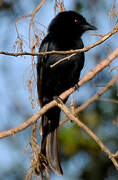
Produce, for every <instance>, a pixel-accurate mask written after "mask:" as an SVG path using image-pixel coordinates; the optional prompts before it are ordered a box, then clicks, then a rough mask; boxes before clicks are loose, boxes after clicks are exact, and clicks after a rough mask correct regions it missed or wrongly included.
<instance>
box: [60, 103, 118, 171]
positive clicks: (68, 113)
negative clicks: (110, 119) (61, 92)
mask: <svg viewBox="0 0 118 180" xmlns="http://www.w3.org/2000/svg"><path fill="white" fill-rule="evenodd" d="M58 107H59V108H60V109H61V110H62V111H63V112H64V113H65V114H66V116H67V117H68V118H69V119H71V120H72V121H74V122H75V123H76V124H77V125H78V126H79V127H80V128H81V129H83V130H84V131H85V132H86V133H87V134H88V135H89V136H90V137H92V139H93V140H94V141H95V142H96V143H97V144H98V145H99V147H100V148H101V150H102V151H104V152H105V153H106V154H107V156H108V157H109V159H110V160H111V161H112V162H113V164H114V166H115V168H116V169H117V170H118V163H117V161H116V159H115V157H114V155H113V154H112V153H111V152H110V151H109V149H108V148H107V147H106V146H105V145H104V144H103V142H102V141H101V140H100V139H99V137H98V136H96V135H95V134H94V133H93V132H92V131H91V129H89V128H88V127H87V126H86V125H85V124H84V123H83V122H81V121H80V120H79V119H78V118H77V117H75V116H74V115H73V114H72V113H71V112H70V110H69V108H68V107H67V106H66V105H64V104H63V103H62V102H60V103H59V102H58Z"/></svg>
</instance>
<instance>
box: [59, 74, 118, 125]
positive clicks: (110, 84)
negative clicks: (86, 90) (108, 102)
mask: <svg viewBox="0 0 118 180" xmlns="http://www.w3.org/2000/svg"><path fill="white" fill-rule="evenodd" d="M116 81H118V74H117V75H116V76H115V77H113V78H112V79H111V80H110V81H109V82H108V84H107V85H106V86H105V87H104V88H102V89H101V90H100V91H99V92H98V93H96V94H95V95H94V96H93V97H92V98H90V99H88V101H86V102H85V103H84V104H82V105H81V106H79V107H78V108H76V109H75V113H77V114H79V113H80V112H82V111H83V110H84V109H86V108H87V107H88V106H89V105H90V104H92V103H94V102H95V101H97V100H98V99H99V98H100V96H102V95H103V94H104V93H105V92H106V91H108V90H109V89H110V88H111V87H113V85H114V84H115V83H116ZM67 121H68V117H66V118H65V119H63V120H62V121H61V122H60V126H62V125H63V124H64V123H65V122H67Z"/></svg>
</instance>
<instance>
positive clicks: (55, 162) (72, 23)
mask: <svg viewBox="0 0 118 180" xmlns="http://www.w3.org/2000/svg"><path fill="white" fill-rule="evenodd" d="M87 30H96V28H95V27H94V26H92V25H90V24H89V23H88V22H87V21H86V19H85V18H84V17H83V16H82V15H80V14H78V13H76V12H74V11H64V12H60V13H59V14H58V15H57V16H56V17H55V18H54V19H53V20H52V21H51V23H50V25H49V27H48V34H47V36H46V37H45V38H44V39H43V41H42V43H41V46H40V49H39V52H44V51H52V50H56V51H61V50H63V51H66V50H72V49H80V48H83V47H84V45H83V42H82V39H81V35H82V34H83V33H84V32H85V31H87ZM66 56H68V55H60V54H50V55H45V56H39V57H38V63H37V91H38V98H39V103H40V106H41V107H43V106H44V105H45V104H47V103H49V102H50V101H52V100H53V98H54V97H56V96H59V95H60V94H61V93H62V92H64V91H65V90H67V89H69V88H70V87H72V86H74V85H75V84H76V83H77V82H78V80H79V76H80V72H81V70H82V68H83V65H84V53H79V54H77V55H75V56H73V57H72V58H71V59H70V60H65V61H63V62H61V63H59V64H57V65H55V66H54V67H53V68H51V67H50V66H51V65H52V64H54V63H55V62H57V61H59V60H60V59H62V58H64V57H66ZM66 100H67V99H66ZM66 100H65V101H64V102H66ZM59 115H60V109H59V108H58V107H54V108H52V109H50V110H49V111H48V112H46V113H45V114H44V115H43V116H42V119H41V126H42V143H41V153H42V154H43V155H44V156H45V157H46V159H47V161H48V164H49V166H50V168H51V169H52V170H53V171H55V172H56V173H57V174H59V175H62V174H63V171H62V168H61V165H60V162H59V156H58V143H57V128H58V125H59Z"/></svg>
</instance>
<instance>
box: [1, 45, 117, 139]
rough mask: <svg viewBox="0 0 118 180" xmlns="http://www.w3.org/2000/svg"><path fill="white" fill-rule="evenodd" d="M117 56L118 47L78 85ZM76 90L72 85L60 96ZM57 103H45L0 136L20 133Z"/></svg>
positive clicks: (61, 96) (79, 84)
mask: <svg viewBox="0 0 118 180" xmlns="http://www.w3.org/2000/svg"><path fill="white" fill-rule="evenodd" d="M116 57H118V48H116V49H115V50H114V51H113V52H112V53H111V54H110V55H109V56H108V57H107V58H106V59H104V60H103V61H102V62H100V63H99V64H98V65H97V66H96V67H94V68H93V69H91V70H90V71H89V72H88V73H87V74H86V75H85V76H84V77H83V78H82V79H81V80H80V81H79V82H78V86H82V85H83V84H84V83H86V82H87V81H89V80H91V79H92V78H93V77H95V76H96V74H97V73H99V72H100V71H102V70H103V69H104V68H105V67H107V66H108V65H109V64H110V63H111V62H112V61H113V60H114V59H115V58H116ZM75 90H76V88H75V87H72V88H70V89H68V90H67V91H65V92H63V93H62V94H61V95H60V98H61V99H62V100H64V99H65V98H67V97H68V96H69V95H70V94H72V93H73V92H74V91H75ZM56 105H57V103H56V101H55V100H53V101H51V102H50V103H49V104H47V105H45V106H44V107H43V108H42V109H41V110H40V112H39V113H37V114H35V115H33V116H32V117H31V118H29V119H28V120H27V121H26V122H24V123H23V124H21V125H20V126H18V127H16V128H12V129H10V130H6V131H0V138H4V137H7V136H12V135H14V134H15V133H18V132H20V131H22V130H24V129H25V128H27V127H28V126H30V125H31V124H32V123H34V122H36V121H37V120H38V119H39V118H40V117H41V116H42V115H43V114H44V113H45V112H46V111H47V110H49V109H51V108H52V107H54V106H56Z"/></svg>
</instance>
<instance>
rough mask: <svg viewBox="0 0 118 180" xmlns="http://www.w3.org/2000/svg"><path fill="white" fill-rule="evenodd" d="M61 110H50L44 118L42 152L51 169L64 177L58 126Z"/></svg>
mask: <svg viewBox="0 0 118 180" xmlns="http://www.w3.org/2000/svg"><path fill="white" fill-rule="evenodd" d="M59 113H60V111H59V109H57V107H55V108H53V109H51V110H49V111H48V112H47V113H46V114H45V115H43V117H42V132H43V138H42V144H41V152H42V154H44V155H45V156H46V159H47V161H48V163H49V166H50V167H51V169H52V170H53V171H54V172H56V173H57V174H58V175H62V174H63V171H62V168H61V165H60V161H59V153H58V135H57V131H58V129H57V128H58V124H59Z"/></svg>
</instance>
